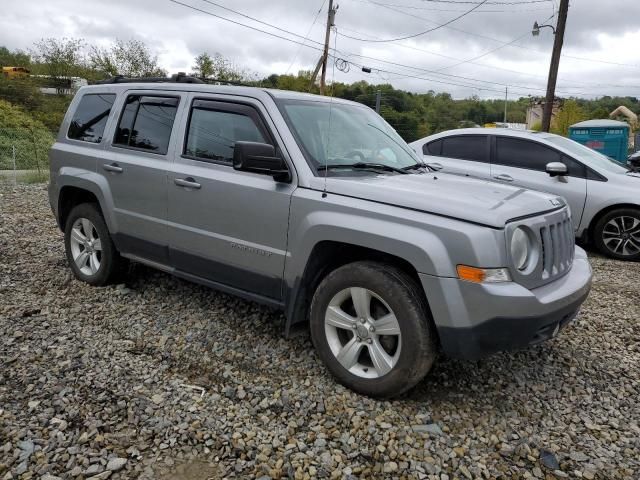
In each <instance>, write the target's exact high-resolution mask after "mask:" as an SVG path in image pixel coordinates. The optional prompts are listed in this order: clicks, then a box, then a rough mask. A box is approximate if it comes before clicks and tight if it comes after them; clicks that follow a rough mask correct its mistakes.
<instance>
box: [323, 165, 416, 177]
mask: <svg viewBox="0 0 640 480" xmlns="http://www.w3.org/2000/svg"><path fill="white" fill-rule="evenodd" d="M340 168H353V169H360V170H383V171H385V172H395V173H401V174H404V175H406V174H408V173H409V172H407V171H406V170H403V169H401V168H396V167H392V166H391V165H385V164H384V163H373V162H356V163H347V164H341V163H335V164H331V163H330V164H328V165H319V166H318V171H323V170H338V169H340Z"/></svg>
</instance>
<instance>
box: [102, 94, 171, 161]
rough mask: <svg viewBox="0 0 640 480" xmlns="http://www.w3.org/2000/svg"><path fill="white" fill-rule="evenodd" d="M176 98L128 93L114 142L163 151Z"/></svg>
mask: <svg viewBox="0 0 640 480" xmlns="http://www.w3.org/2000/svg"><path fill="white" fill-rule="evenodd" d="M179 102H180V100H179V99H177V98H174V97H156V96H150V95H129V96H128V97H127V101H126V103H125V107H124V109H123V111H122V114H121V116H120V122H119V123H118V128H117V130H116V137H115V140H114V144H116V145H121V146H125V147H130V148H136V149H141V150H146V151H149V152H152V153H158V154H161V155H164V154H166V153H167V150H168V148H169V139H170V138H171V129H172V128H173V120H174V119H175V116H176V110H177V108H178V103H179Z"/></svg>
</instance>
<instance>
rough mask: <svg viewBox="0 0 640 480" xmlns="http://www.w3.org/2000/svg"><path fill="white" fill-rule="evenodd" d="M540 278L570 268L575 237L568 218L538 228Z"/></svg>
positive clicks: (552, 275) (548, 276)
mask: <svg viewBox="0 0 640 480" xmlns="http://www.w3.org/2000/svg"><path fill="white" fill-rule="evenodd" d="M540 240H541V243H542V278H543V279H544V280H546V279H548V278H551V277H555V276H557V275H561V274H562V273H564V272H566V271H567V270H569V268H571V265H572V264H573V255H574V252H575V249H574V244H575V238H574V233H573V225H572V224H571V219H570V218H565V219H563V220H561V221H559V222H557V223H552V224H549V225H545V226H543V227H541V228H540Z"/></svg>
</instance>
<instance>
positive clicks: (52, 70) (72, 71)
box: [31, 38, 85, 80]
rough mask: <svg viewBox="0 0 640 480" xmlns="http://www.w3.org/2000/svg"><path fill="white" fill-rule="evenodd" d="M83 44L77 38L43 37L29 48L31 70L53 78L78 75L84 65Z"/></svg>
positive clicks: (60, 78) (59, 78) (82, 41)
mask: <svg viewBox="0 0 640 480" xmlns="http://www.w3.org/2000/svg"><path fill="white" fill-rule="evenodd" d="M84 46H85V43H84V40H82V39H79V38H61V39H57V38H43V39H41V40H39V41H38V42H36V43H35V44H34V48H33V50H31V55H32V57H33V59H34V60H35V61H36V65H34V68H33V70H35V71H36V73H42V74H44V75H47V76H49V77H51V78H52V79H54V80H62V79H65V78H69V77H74V76H78V74H79V73H80V72H81V71H82V69H83V67H84V55H83V50H84Z"/></svg>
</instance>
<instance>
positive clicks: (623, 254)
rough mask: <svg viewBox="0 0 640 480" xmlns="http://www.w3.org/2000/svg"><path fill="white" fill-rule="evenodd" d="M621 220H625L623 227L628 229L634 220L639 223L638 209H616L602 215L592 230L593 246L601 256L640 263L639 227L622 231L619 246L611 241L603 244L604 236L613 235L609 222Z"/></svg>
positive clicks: (609, 236) (639, 213) (639, 214)
mask: <svg viewBox="0 0 640 480" xmlns="http://www.w3.org/2000/svg"><path fill="white" fill-rule="evenodd" d="M621 218H624V219H625V221H624V226H625V227H630V226H631V225H632V224H633V223H635V222H634V220H635V221H637V222H640V209H636V208H618V209H615V210H612V211H610V212H607V213H606V214H605V215H603V216H602V217H601V218H600V219H599V220H598V222H597V223H596V225H595V227H594V229H593V237H594V244H595V246H596V248H597V249H598V250H599V251H600V252H601V253H602V254H604V255H606V256H608V257H611V258H615V259H618V260H630V261H640V226H638V225H636V228H635V229H631V228H629V230H628V231H626V232H625V231H623V232H622V233H621V237H622V240H621V241H622V242H623V243H621V244H618V242H616V241H613V240H612V241H609V242H605V236H607V237H608V238H611V234H612V233H615V228H613V229H612V227H611V226H610V223H609V222H611V221H614V222H615V219H621ZM608 225H609V226H608Z"/></svg>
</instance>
